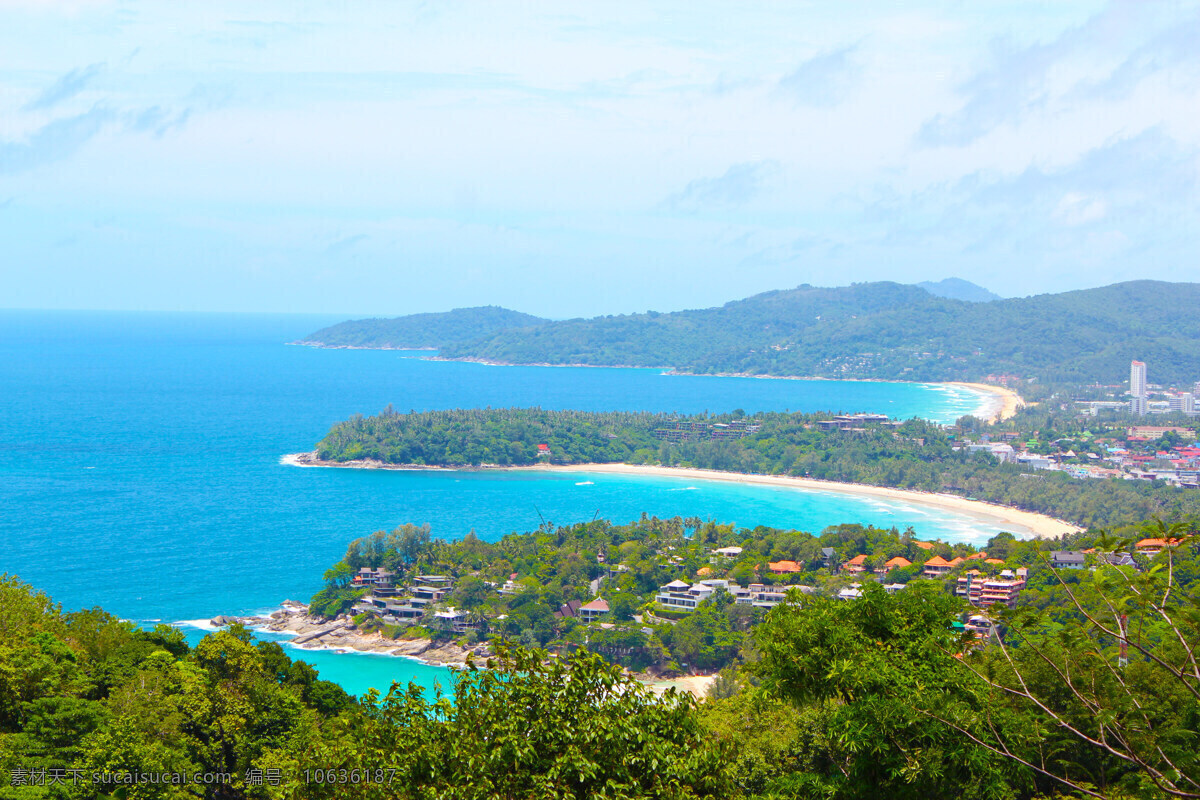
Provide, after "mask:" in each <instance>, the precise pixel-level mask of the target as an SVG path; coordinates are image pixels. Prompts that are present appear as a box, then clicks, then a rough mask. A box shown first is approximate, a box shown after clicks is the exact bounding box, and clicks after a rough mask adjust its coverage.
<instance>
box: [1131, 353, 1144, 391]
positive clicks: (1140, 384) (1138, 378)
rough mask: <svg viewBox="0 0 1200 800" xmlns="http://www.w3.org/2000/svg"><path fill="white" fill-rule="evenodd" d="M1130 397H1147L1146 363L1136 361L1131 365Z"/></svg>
mask: <svg viewBox="0 0 1200 800" xmlns="http://www.w3.org/2000/svg"><path fill="white" fill-rule="evenodd" d="M1129 396H1130V397H1145V396H1146V362H1144V361H1134V362H1133V363H1131V364H1130V365H1129Z"/></svg>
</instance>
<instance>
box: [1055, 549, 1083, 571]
mask: <svg viewBox="0 0 1200 800" xmlns="http://www.w3.org/2000/svg"><path fill="white" fill-rule="evenodd" d="M1086 563H1087V556H1085V555H1084V554H1083V553H1081V552H1079V551H1078V550H1055V551H1054V552H1052V553H1051V554H1050V566H1052V567H1054V568H1055V569H1083V567H1084V565H1085V564H1086Z"/></svg>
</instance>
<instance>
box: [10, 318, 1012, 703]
mask: <svg viewBox="0 0 1200 800" xmlns="http://www.w3.org/2000/svg"><path fill="white" fill-rule="evenodd" d="M340 319H341V317H332V316H315V315H255V314H189V313H149V312H138V313H131V312H120V313H118V312H66V311H55V312H43V311H0V573H7V574H9V575H17V576H19V577H20V578H21V580H23V581H25V582H27V583H29V584H32V585H33V586H34V587H36V588H37V589H39V590H41V591H44V592H46V593H47V594H49V595H50V596H51V597H52V598H53V599H54V600H55V601H56V602H58V603H61V604H62V606H63V607H64V608H65V609H68V610H74V609H81V608H89V607H93V606H100V607H102V608H104V609H106V610H108V611H110V612H112V613H114V614H118V615H120V616H122V617H124V618H126V619H129V620H131V621H133V622H135V623H137V624H139V625H145V626H148V625H153V624H156V623H160V622H161V623H166V624H171V625H177V626H180V627H181V628H183V629H184V630H185V631H187V632H188V634H189V637H190V638H191V639H192V640H193V641H194V640H196V639H198V638H199V637H200V636H202V635H204V633H205V632H206V631H207V630H211V629H212V628H211V625H210V624H209V622H208V620H210V619H211V618H212V617H214V616H216V615H246V614H266V613H269V612H270V611H272V610H274V609H277V608H278V607H279V605H280V603H281V602H282V601H283V600H285V599H292V600H300V601H306V600H307V599H308V598H309V597H311V596H312V594H313V593H314V592H316V591H317V590H318V589H319V588H320V587H321V584H322V581H321V575H322V573H323V572H324V571H325V570H326V569H327V568H328V567H329V566H330V565H332V564H333V563H334V562H336V561H338V560H339V558H340V557H341V556H342V554H343V553H344V552H345V549H346V545H347V544H348V543H349V542H350V540H352V539H354V538H357V537H359V536H364V535H367V534H370V533H371V532H373V531H377V530H388V529H391V528H394V527H396V526H398V525H401V524H403V523H406V522H412V523H417V524H421V523H429V524H430V525H431V526H432V528H433V532H434V535H435V536H440V537H445V538H457V537H461V536H463V535H465V534H466V533H467V532H468V531H472V530H473V531H475V533H476V534H477V535H478V536H480V537H481V538H484V539H489V540H492V539H497V538H499V537H500V536H503V535H504V534H506V533H510V532H513V531H527V530H532V529H535V528H537V526H538V524H539V523H540V522H541V521H542V520H546V521H548V522H551V523H557V524H565V523H571V522H576V521H587V520H591V519H593V518H596V517H600V518H605V519H610V520H612V521H614V522H618V523H620V522H627V521H630V520H633V519H636V518H638V517H639V516H640V515H641V514H642V513H643V512H645V513H648V514H651V515H656V516H659V517H671V516H675V515H682V516H699V517H701V518H703V519H712V520H716V521H718V522H722V523H734V524H736V525H739V526H755V525H770V526H778V527H788V528H797V529H800V530H806V531H812V532H817V531H820V530H821V529H822V528H823V527H825V526H827V525H831V524H835V523H841V522H861V523H870V524H874V525H878V526H892V525H896V526H899V527H901V528H904V527H905V526H908V525H912V526H913V527H914V528H915V529H916V530H917V532H918V533H919V535H920V536H922V537H923V538H935V537H940V538H942V539H944V540H947V541H970V542H975V543H982V542H983V541H985V540H986V539H987V538H989V537H990V536H993V535H995V533H996V532H998V529H996V528H995V527H994V526H993V524H991V523H987V522H985V521H981V520H979V519H974V518H971V517H969V516H966V515H963V514H959V513H956V512H951V511H945V510H938V509H934V508H931V507H928V506H922V505H920V504H913V503H906V502H900V501H893V500H889V499H880V498H868V497H856V496H853V495H847V494H839V493H833V492H823V491H801V490H796V489H784V488H779V487H770V486H756V485H742V484H734V483H724V482H716V481H703V480H696V479H683V478H665V477H642V476H627V475H607V474H605V475H600V474H575V473H559V472H556V473H553V474H531V473H525V472H520V473H514V472H478V471H429V472H423V471H382V470H353V469H322V468H299V467H293V466H288V465H286V464H284V463H282V462H281V459H282V457H283V456H284V455H286V454H288V453H295V452H301V451H308V450H311V449H313V446H314V444H315V443H316V442H317V441H318V440H319V439H321V438H322V437H323V436H324V435H325V433H326V432H327V431H328V430H329V428H330V427H331V426H332V425H334V424H335V423H337V422H339V421H341V420H343V419H345V418H347V417H349V416H351V415H353V414H373V413H377V412H378V411H380V410H382V409H383V408H384V407H385V406H387V405H388V404H391V405H392V406H394V407H395V408H396V410H398V411H407V410H409V409H412V410H428V409H439V408H456V407H485V406H491V407H505V406H520V407H532V406H539V407H542V408H549V409H563V408H575V409H583V410H592V411H610V410H617V411H636V410H646V411H660V412H681V413H696V412H702V411H709V412H712V413H718V412H724V411H730V410H733V409H737V408H741V409H743V410H745V411H747V412H755V411H834V412H857V411H867V412H874V413H884V414H888V415H889V416H892V417H894V418H900V419H906V418H909V417H913V416H921V417H925V418H927V419H932V420H935V421H942V422H946V421H951V420H954V419H956V418H957V417H959V416H962V415H963V414H967V413H972V412H974V411H976V410H977V409H979V408H980V406H981V403H982V398H981V396H980V395H979V394H978V393H976V392H974V391H973V390H971V389H969V388H966V387H957V386H945V385H926V384H913V383H882V382H843V381H799V380H769V379H755V378H731V377H694V376H677V375H669V374H666V373H664V371H663V370H658V369H594V368H592V369H589V368H574V367H500V366H488V365H482V364H472V363H460V362H448V361H434V360H430V358H429V356H430V353H428V352H421V351H414V352H409V351H375V350H323V349H315V348H309V347H300V346H289V345H288V344H287V343H288V342H291V341H294V340H296V339H299V338H302V337H303V336H305V335H306V334H309V333H311V332H313V331H314V330H317V329H319V328H321V327H323V326H326V325H329V324H331V323H333V322H337V321H339V320H340ZM276 638H280V637H276ZM284 641H286V639H284ZM292 655H293V656H295V657H300V658H303V659H304V660H306V661H309V662H310V663H312V664H314V665H315V666H316V667H317V668H318V669H319V670H320V672H321V674H322V676H323V677H326V678H329V679H332V680H335V681H337V682H339V683H340V684H341V685H343V686H344V687H346V688H347V690H349V691H352V692H355V693H361V692H364V691H366V690H367V689H368V688H370V687H376V688H379V689H380V690H382V691H385V692H386V690H387V688H388V686H389V685H390V683H391V682H392V681H410V680H411V681H415V682H416V683H418V684H420V685H422V686H425V687H430V686H433V685H434V684H435V683H441V684H443V685H448V682H449V673H448V671H447V670H445V669H442V668H438V667H431V666H427V665H424V664H421V663H419V662H416V661H414V660H411V659H404V658H395V657H391V656H381V655H368V654H359V653H338V652H333V651H309V650H298V649H293V650H292Z"/></svg>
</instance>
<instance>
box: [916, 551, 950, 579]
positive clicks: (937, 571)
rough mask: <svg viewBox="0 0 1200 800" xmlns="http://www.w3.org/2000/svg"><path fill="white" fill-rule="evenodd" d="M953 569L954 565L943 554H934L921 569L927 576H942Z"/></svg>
mask: <svg viewBox="0 0 1200 800" xmlns="http://www.w3.org/2000/svg"><path fill="white" fill-rule="evenodd" d="M952 569H954V567H953V566H951V565H950V562H949V561H947V560H946V559H944V558H942V557H941V556H934V557H933V558H931V559H929V560H928V561H926V562H925V567H924V569H923V570H922V571H921V574H922V575H924V576H925V577H926V578H940V577H942V576H944V575H945V574H946V573H948V572H949V571H950V570H952Z"/></svg>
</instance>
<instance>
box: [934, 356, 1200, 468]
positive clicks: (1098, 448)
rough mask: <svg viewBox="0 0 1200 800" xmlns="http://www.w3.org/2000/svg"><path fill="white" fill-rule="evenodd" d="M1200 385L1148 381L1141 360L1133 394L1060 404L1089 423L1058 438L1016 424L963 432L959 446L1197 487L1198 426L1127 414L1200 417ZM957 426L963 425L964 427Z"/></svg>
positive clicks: (1135, 367) (1009, 458)
mask: <svg viewBox="0 0 1200 800" xmlns="http://www.w3.org/2000/svg"><path fill="white" fill-rule="evenodd" d="M1113 388H1116V387H1113ZM1197 393H1200V381H1198V382H1197V383H1196V385H1195V386H1194V387H1193V391H1188V392H1184V391H1178V390H1174V389H1163V388H1162V387H1160V386H1155V385H1153V384H1148V383H1147V382H1146V364H1145V363H1144V362H1141V361H1134V362H1133V363H1132V364H1131V367H1130V380H1129V390H1128V394H1129V399H1128V401H1122V400H1076V401H1074V402H1073V403H1071V404H1066V403H1064V404H1062V405H1061V408H1062V409H1063V410H1068V411H1071V412H1073V413H1074V415H1075V416H1076V417H1077V418H1078V419H1079V420H1080V422H1081V423H1083V424H1082V425H1080V426H1079V429H1078V431H1077V432H1075V433H1071V434H1069V435H1062V436H1059V437H1057V438H1052V439H1042V438H1039V437H1038V435H1037V433H1036V432H1031V431H1030V432H1026V431H1016V430H1007V431H998V432H995V433H980V434H977V435H974V436H970V435H968V436H961V435H960V436H959V439H960V444H959V445H958V447H960V448H966V449H967V450H968V451H971V452H986V453H990V454H992V455H993V456H995V457H996V458H997V459H998V460H999V461H1001V462H1005V463H1014V464H1021V465H1024V466H1026V467H1030V468H1032V469H1037V470H1052V471H1059V472H1064V473H1066V474H1068V475H1070V476H1072V477H1075V478H1095V479H1108V478H1120V479H1124V480H1143V481H1163V482H1165V483H1167V484H1171V485H1174V486H1178V487H1181V488H1188V489H1196V488H1200V447H1198V446H1197V443H1196V430H1195V428H1194V427H1188V426H1184V425H1145V424H1127V418H1128V417H1129V416H1133V417H1144V416H1146V415H1148V414H1160V415H1174V416H1176V417H1178V418H1196V417H1200V411H1197V410H1196V401H1195V397H1196V394H1197ZM951 431H952V432H954V433H957V434H962V433H963V431H962V429H961V428H951Z"/></svg>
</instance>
